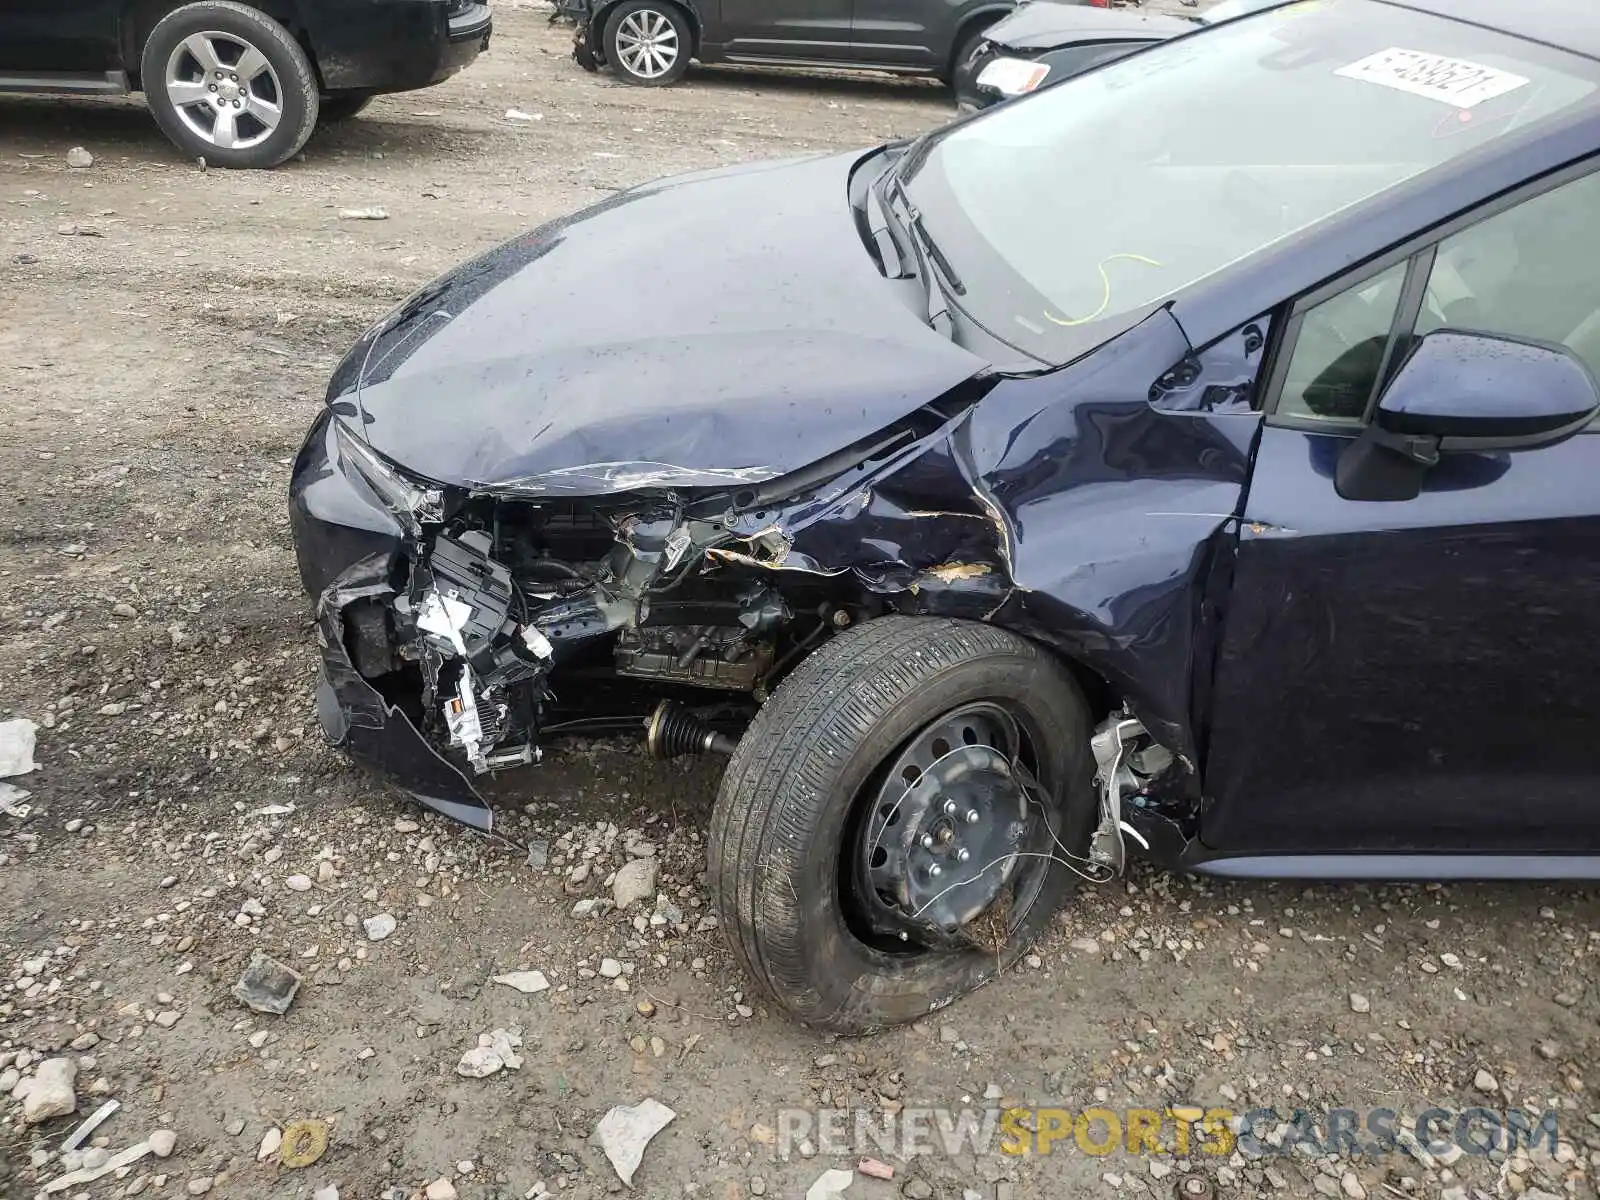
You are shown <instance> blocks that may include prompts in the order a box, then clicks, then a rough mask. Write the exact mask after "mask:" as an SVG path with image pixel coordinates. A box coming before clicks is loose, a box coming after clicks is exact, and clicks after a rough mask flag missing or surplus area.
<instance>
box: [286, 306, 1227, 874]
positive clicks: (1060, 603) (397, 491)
mask: <svg viewBox="0 0 1600 1200" xmlns="http://www.w3.org/2000/svg"><path fill="white" fill-rule="evenodd" d="M1128 337H1129V339H1130V340H1129V341H1128V342H1126V343H1124V344H1122V345H1119V346H1118V347H1117V349H1118V354H1117V355H1115V356H1112V357H1110V358H1109V360H1102V361H1100V362H1094V361H1087V362H1085V363H1083V364H1081V365H1079V366H1076V367H1074V368H1072V369H1070V370H1069V371H1068V373H1067V374H1068V375H1071V376H1073V377H1074V379H1073V380H1068V381H1066V382H1068V383H1075V385H1076V386H1077V387H1078V388H1080V389H1082V391H1083V392H1084V393H1085V397H1086V398H1085V399H1083V400H1081V401H1078V402H1075V403H1074V404H1071V405H1065V404H1061V403H1059V402H1056V401H1054V399H1053V396H1059V395H1060V394H1061V390H1065V387H1064V385H1058V387H1060V388H1061V390H1057V389H1052V393H1053V395H1046V394H1045V393H1044V392H1042V391H1041V390H1040V389H1039V388H1038V386H1036V384H1035V383H1034V381H1030V380H1003V379H997V378H996V377H993V376H990V377H988V378H982V377H980V378H975V379H972V380H969V381H967V382H966V383H963V384H961V385H958V386H956V387H954V388H951V389H949V390H947V391H946V392H944V393H943V394H942V395H941V396H940V397H939V398H938V399H937V400H936V401H934V402H931V403H926V404H924V405H923V406H922V407H920V408H918V409H916V410H915V411H913V412H912V413H911V414H910V415H908V416H905V417H903V418H901V419H900V420H898V421H895V422H893V423H892V424H890V425H889V426H888V427H886V428H884V429H882V430H881V431H879V432H877V433H874V434H872V435H870V436H868V437H866V438H864V439H861V440H859V441H857V442H855V443H853V444H851V445H849V446H847V447H846V448H844V449H842V450H838V451H836V452H834V453H832V454H829V455H827V456H826V457H824V458H822V459H820V460H819V461H816V462H814V463H812V464H811V465H808V466H805V467H801V468H799V469H791V470H787V471H779V470H776V469H773V468H767V467H762V466H759V465H749V466H714V465H713V463H714V461H715V460H711V461H707V459H708V458H709V456H702V457H701V458H700V460H699V462H698V463H697V464H694V465H688V466H674V465H672V464H664V463H654V462H645V461H626V462H624V461H611V462H598V463H589V464H584V465H579V466H573V467H562V468H559V469H556V470H547V471H545V472H543V473H540V474H531V475H507V476H504V477H503V478H502V479H501V481H500V482H497V483H495V484H493V485H487V484H460V483H450V484H436V483H433V482H429V481H427V480H424V479H420V478H417V477H415V476H413V475H412V474H411V473H409V472H408V471H407V470H405V469H404V468H402V467H400V466H399V465H398V464H396V463H395V462H393V461H391V460H390V459H388V458H386V457H384V456H383V455H381V454H379V453H378V452H376V451H375V450H374V449H373V448H372V447H371V446H370V445H369V444H368V443H367V441H366V440H365V439H364V438H363V437H362V436H361V435H360V434H359V433H358V432H357V429H358V428H359V425H358V421H359V420H360V419H361V418H362V416H363V414H362V411H361V408H360V406H359V405H355V404H350V403H348V402H345V401H342V400H335V401H334V403H332V404H331V405H330V407H329V408H328V409H327V410H326V411H325V412H324V414H323V415H322V416H321V417H320V418H319V419H318V421H317V423H316V425H315V426H314V427H313V429H312V431H311V435H310V436H309V437H308V439H307V442H306V444H305V446H304V447H303V448H302V450H301V453H300V457H299V459H298V460H297V462H296V466H295V473H294V481H293V483H292V484H291V519H292V523H293V525H294V533H295V543H296V548H297V553H298V554H299V557H300V569H301V575H302V578H303V580H304V582H305V586H306V589H307V591H308V593H309V594H311V595H312V596H314V597H317V618H318V626H319V629H320V632H321V638H322V643H323V663H324V669H323V677H324V679H323V684H322V688H321V690H320V693H319V712H320V714H321V718H322V724H323V727H324V729H325V731H326V733H327V736H328V738H329V739H330V741H332V742H333V743H334V744H336V745H340V746H342V747H344V748H345V749H347V750H348V751H349V752H350V753H351V754H352V755H353V756H354V757H356V758H358V759H360V760H362V761H363V762H365V763H367V764H368V765H371V766H373V767H375V768H376V769H377V770H378V771H380V772H381V773H383V774H385V775H387V776H389V777H390V778H391V779H393V780H394V781H395V782H397V783H398V784H400V786H402V787H404V788H406V789H407V790H408V791H410V792H412V793H414V794H415V795H416V796H417V797H418V798H419V799H421V800H422V801H423V802H424V803H426V804H428V805H431V806H432V807H434V808H436V809H439V810H441V811H444V812H447V813H449V814H450V815H452V816H455V817H457V818H459V819H461V820H464V821H466V822H467V823H469V824H472V825H475V826H477V827H479V828H483V829H488V828H489V827H490V825H491V816H490V809H489V807H488V805H487V804H486V803H485V801H484V798H483V795H482V794H481V792H480V787H481V785H482V784H483V783H484V782H486V780H487V779H488V778H489V777H491V776H493V775H494V774H495V773H497V772H499V771H502V770H505V769H507V768H513V767H520V766H524V765H528V764H531V763H536V762H538V761H539V759H540V753H541V744H543V743H544V742H546V740H547V738H548V737H549V736H551V735H554V734H558V733H567V732H607V731H620V730H633V731H636V732H641V733H643V734H644V736H645V737H646V741H647V745H648V747H649V749H650V751H651V752H652V753H653V754H656V755H659V756H664V757H670V756H673V755H676V754H684V753H704V752H707V751H710V752H720V753H731V752H732V750H733V749H734V746H735V744H736V736H737V735H738V734H739V733H741V732H742V730H743V728H744V727H745V726H746V725H747V724H748V723H749V720H750V719H751V717H752V716H753V715H754V713H755V712H756V711H757V709H758V708H759V706H760V705H761V704H762V703H763V702H764V701H765V699H766V698H767V696H768V695H769V694H770V693H771V692H772V690H773V688H774V687H775V686H776V685H777V683H778V682H779V681H780V680H781V679H782V678H783V677H784V676H785V675H786V674H787V673H788V672H789V671H791V670H792V669H793V668H794V667H795V666H797V665H798V664H799V663H800V662H801V661H802V660H803V659H805V658H806V657H807V655H808V654H810V653H811V652H812V651H813V650H814V649H816V647H818V646H819V645H820V644H821V643H822V642H823V641H824V640H825V639H827V638H828V637H830V636H831V635H833V634H834V633H836V632H837V631H839V630H841V629H844V628H847V627H849V626H851V625H854V624H858V623H859V622H861V621H864V620H869V619H871V618H874V617H877V616H881V615H885V614H889V613H898V614H902V615H908V616H938V617H946V618H960V619H965V620H970V621H978V622H985V623H990V624H994V625H997V626H1001V627H1004V628H1007V629H1009V630H1012V631H1014V632H1016V633H1019V634H1021V635H1023V636H1025V637H1028V638H1030V639H1032V640H1034V641H1036V642H1038V643H1040V644H1043V645H1046V646H1048V647H1050V648H1051V649H1052V650H1053V651H1054V652H1055V653H1057V654H1058V655H1059V656H1060V657H1061V658H1063V659H1064V660H1066V661H1068V662H1069V663H1070V664H1072V666H1073V669H1074V671H1075V672H1076V673H1077V675H1078V677H1079V680H1080V683H1081V684H1082V686H1083V688H1084V689H1085V691H1086V693H1087V695H1088V696H1089V699H1090V703H1091V704H1092V705H1093V707H1094V708H1095V709H1096V712H1097V717H1099V718H1103V719H1104V720H1105V724H1103V725H1102V726H1101V728H1100V731H1099V732H1100V736H1098V737H1097V738H1096V743H1095V746H1094V750H1095V753H1096V757H1097V759H1098V760H1099V766H1100V773H1101V812H1100V821H1099V823H1098V834H1097V836H1096V837H1095V839H1094V847H1093V860H1094V862H1095V863H1096V864H1097V866H1098V867H1099V868H1100V869H1101V870H1103V871H1108V872H1115V871H1118V870H1120V869H1121V867H1122V865H1123V862H1124V858H1125V854H1124V838H1126V837H1131V838H1132V839H1133V840H1135V841H1136V842H1137V843H1139V844H1140V846H1141V848H1142V849H1145V850H1147V851H1150V852H1152V853H1153V854H1155V855H1156V856H1157V857H1160V858H1176V857H1178V856H1180V855H1182V854H1185V853H1187V852H1188V850H1187V849H1186V847H1188V845H1189V843H1190V842H1191V841H1192V840H1193V839H1194V837H1195V835H1196V832H1197V829H1198V816H1199V792H1198V761H1199V750H1200V744H1199V737H1198V734H1197V729H1198V726H1197V723H1196V721H1195V719H1194V714H1195V713H1196V712H1203V711H1204V708H1205V696H1204V693H1203V691H1202V690H1200V688H1199V682H1200V681H1202V680H1203V679H1204V678H1205V676H1204V673H1203V672H1202V673H1199V674H1197V673H1196V672H1195V670H1194V666H1195V664H1196V663H1197V662H1204V661H1205V660H1206V658H1207V656H1208V655H1209V654H1210V653H1211V649H1210V647H1211V645H1212V639H1213V636H1214V629H1215V626H1216V612H1217V608H1216V604H1215V602H1214V600H1213V599H1212V597H1213V595H1214V594H1215V593H1216V590H1217V588H1218V587H1219V586H1221V585H1222V583H1224V582H1225V580H1226V576H1227V571H1228V564H1229V562H1230V561H1231V557H1230V555H1231V552H1230V549H1229V547H1230V546H1231V544H1232V538H1233V534H1232V532H1231V530H1232V523H1233V521H1234V518H1233V517H1232V516H1231V514H1232V512H1233V511H1234V510H1235V508H1236V505H1237V502H1238V498H1239V495H1240V488H1241V484H1242V480H1243V478H1244V472H1245V465H1244V464H1245V461H1246V458H1247V455H1248V451H1249V444H1250V443H1249V436H1250V431H1249V430H1248V429H1247V428H1245V427H1243V426H1242V425H1229V424H1228V423H1226V422H1223V421H1220V420H1216V419H1213V418H1210V417H1202V418H1200V419H1195V420H1181V421H1179V420H1174V419H1172V418H1171V417H1169V416H1167V415H1165V414H1163V413H1161V412H1158V411H1156V410H1155V409H1154V408H1153V407H1152V406H1151V405H1150V404H1148V403H1147V401H1146V399H1145V398H1144V396H1143V395H1140V396H1139V397H1138V398H1137V399H1129V398H1126V397H1127V394H1128V391H1129V390H1130V388H1129V386H1128V381H1129V380H1130V379H1133V380H1138V379H1146V380H1148V379H1150V378H1155V377H1158V376H1159V375H1160V373H1161V371H1162V370H1163V369H1165V365H1166V364H1170V363H1171V362H1172V361H1174V359H1175V358H1178V357H1179V356H1181V355H1182V354H1183V353H1184V352H1185V351H1186V350H1187V344H1186V343H1185V342H1184V341H1183V340H1182V338H1181V334H1179V333H1178V332H1177V331H1176V330H1175V329H1174V327H1173V326H1172V325H1171V323H1170V320H1169V319H1168V318H1167V317H1166V316H1165V314H1159V315H1158V316H1157V317H1154V318H1152V319H1151V321H1150V322H1149V323H1147V324H1146V325H1145V326H1142V327H1140V329H1139V330H1138V331H1136V333H1135V334H1130V335H1128ZM1130 472H1134V473H1135V474H1134V475H1133V476H1132V477H1130Z"/></svg>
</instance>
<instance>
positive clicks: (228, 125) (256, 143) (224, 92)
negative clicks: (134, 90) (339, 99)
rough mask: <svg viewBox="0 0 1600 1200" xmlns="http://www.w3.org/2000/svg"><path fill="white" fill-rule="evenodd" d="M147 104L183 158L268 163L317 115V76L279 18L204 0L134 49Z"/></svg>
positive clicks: (291, 147) (292, 146) (300, 142)
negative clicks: (138, 52)
mask: <svg viewBox="0 0 1600 1200" xmlns="http://www.w3.org/2000/svg"><path fill="white" fill-rule="evenodd" d="M140 70H141V72H142V86H143V88H144V93H145V99H146V101H147V102H148V103H149V105H150V111H151V113H152V114H153V115H154V117H155V119H156V123H157V124H158V125H160V126H161V131H162V132H163V133H165V134H166V135H167V137H168V138H170V139H171V140H172V141H173V142H174V143H175V144H176V145H177V146H178V147H179V148H180V149H181V150H183V151H184V153H185V154H187V155H188V156H189V157H190V158H200V157H203V158H205V160H206V162H207V163H208V164H211V165H215V166H219V167H240V168H264V167H275V166H277V165H278V164H279V163H282V162H284V161H286V160H287V159H289V158H292V157H293V156H294V155H295V154H297V153H298V152H299V151H300V148H301V147H302V146H304V145H305V143H306V139H307V138H309V137H310V136H311V132H312V130H313V129H315V128H316V124H317V110H318V102H317V79H316V75H315V73H314V72H313V71H312V69H311V63H310V60H309V59H307V58H306V54H305V51H304V50H302V49H301V48H300V46H299V43H297V42H296V41H295V40H294V37H293V35H291V34H290V33H289V31H288V30H287V29H285V28H284V27H283V26H282V25H280V24H278V22H276V21H274V20H273V19H272V18H271V17H269V16H267V15H266V14H265V13H262V12H259V11H258V10H256V9H254V8H251V7H249V6H248V5H244V4H236V3H234V2H233V0H202V2H201V3H198V4H185V5H184V6H183V7H182V8H177V9H174V10H173V11H172V12H170V13H168V14H167V15H166V16H165V17H163V18H161V20H160V21H158V22H157V23H156V27H155V28H154V29H152V30H151V31H150V36H149V37H148V38H147V39H146V40H145V44H144V52H143V54H142V55H141V67H140Z"/></svg>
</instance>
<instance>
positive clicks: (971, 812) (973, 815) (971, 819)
mask: <svg viewBox="0 0 1600 1200" xmlns="http://www.w3.org/2000/svg"><path fill="white" fill-rule="evenodd" d="M977 823H978V810H977V809H975V808H969V809H967V824H968V825H976V824H977Z"/></svg>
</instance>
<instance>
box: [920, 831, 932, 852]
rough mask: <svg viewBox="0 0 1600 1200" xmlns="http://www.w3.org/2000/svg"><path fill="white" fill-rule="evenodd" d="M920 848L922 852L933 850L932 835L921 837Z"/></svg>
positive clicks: (926, 834) (927, 834)
mask: <svg viewBox="0 0 1600 1200" xmlns="http://www.w3.org/2000/svg"><path fill="white" fill-rule="evenodd" d="M922 848H923V849H924V850H932V849H933V834H931V833H925V834H923V835H922Z"/></svg>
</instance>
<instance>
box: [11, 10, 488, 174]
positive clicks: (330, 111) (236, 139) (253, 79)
mask: <svg viewBox="0 0 1600 1200" xmlns="http://www.w3.org/2000/svg"><path fill="white" fill-rule="evenodd" d="M492 25H493V22H492V19H491V16H490V12H489V6H488V5H487V4H484V3H480V2H479V0H251V2H250V3H237V2H235V0H200V2H199V3H190V4H184V3H179V2H174V0H46V2H41V0H0V92H21V93H46V94H56V95H69V96H121V95H127V94H128V93H130V92H143V93H144V97H145V102H146V103H147V104H148V105H149V106H150V112H151V114H152V115H153V116H154V117H155V119H156V123H157V124H158V125H160V126H161V130H162V132H163V133H165V134H166V135H167V137H168V138H170V139H171V140H172V142H173V143H174V144H175V145H177V146H178V148H179V149H181V150H182V151H183V152H184V153H185V154H186V155H188V156H189V157H190V158H202V157H203V158H204V159H205V160H206V162H207V163H208V164H210V165H213V166H219V167H245V168H248V167H275V166H277V165H278V164H279V163H282V162H284V161H285V160H287V159H289V158H292V157H293V156H294V155H295V154H297V153H299V151H300V149H301V147H302V146H304V145H305V143H306V141H307V139H308V138H310V136H311V134H312V132H313V130H315V129H316V127H317V123H318V121H323V122H327V121H335V120H340V119H343V118H346V117H351V116H354V115H355V114H356V113H357V112H359V111H360V110H361V109H362V108H363V107H365V105H366V104H367V102H368V101H369V100H370V99H371V98H372V97H373V96H376V95H379V94H382V93H385V92H407V91H413V90H416V89H418V88H425V87H431V86H432V85H433V84H436V83H440V82H442V81H443V80H445V79H448V78H449V77H450V76H452V75H454V74H455V73H456V72H458V71H460V70H461V69H462V68H464V67H466V66H467V65H468V64H469V63H471V62H472V61H473V60H474V59H475V58H477V56H478V55H479V54H480V53H481V52H482V51H484V50H486V49H487V48H488V46H489V38H490V34H491V33H492Z"/></svg>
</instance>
